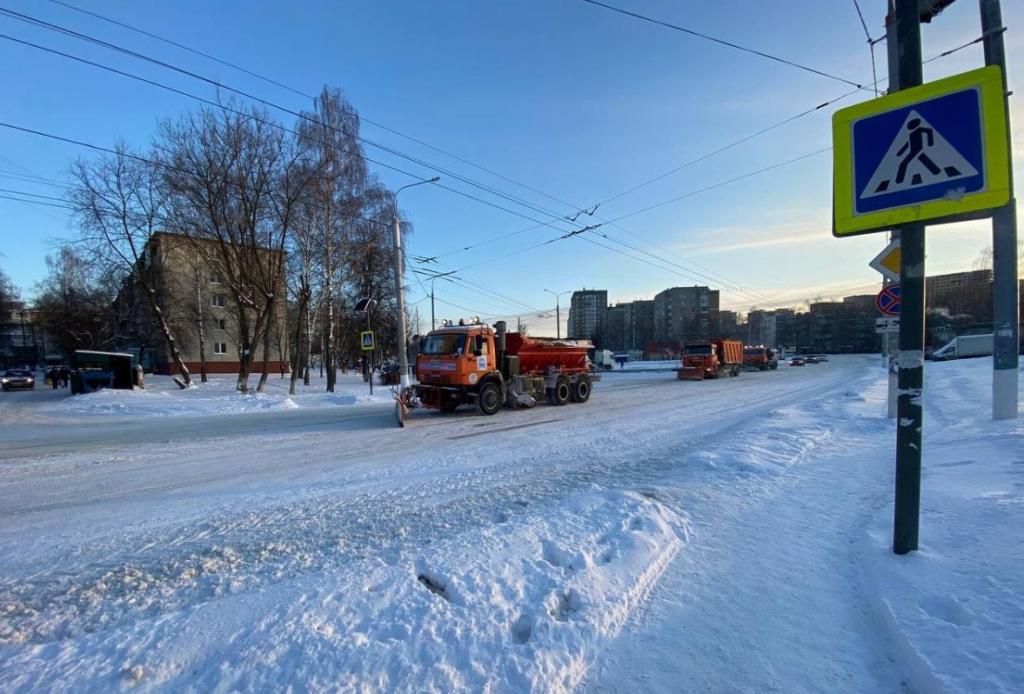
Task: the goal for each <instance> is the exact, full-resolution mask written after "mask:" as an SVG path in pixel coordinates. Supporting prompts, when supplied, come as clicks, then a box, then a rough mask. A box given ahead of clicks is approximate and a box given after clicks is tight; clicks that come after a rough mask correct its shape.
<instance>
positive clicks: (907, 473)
mask: <svg viewBox="0 0 1024 694" xmlns="http://www.w3.org/2000/svg"><path fill="white" fill-rule="evenodd" d="M896 22H897V24H896V42H897V51H898V52H897V56H898V59H899V73H898V74H899V85H900V88H901V89H908V88H910V87H916V86H918V85H919V84H921V80H922V68H921V22H920V17H919V14H918V0H896ZM924 228H925V226H924V224H923V223H920V222H915V223H912V224H904V225H902V228H901V229H900V337H899V347H900V352H899V396H898V398H897V415H898V418H897V426H896V503H895V513H894V517H893V543H892V550H893V552H895V553H896V554H906V553H907V552H912V551H915V550H916V549H917V539H918V525H919V520H920V509H921V428H922V425H923V420H924V417H923V415H924V306H925V295H924V294H925V282H924V276H925V275H924V272H925V270H924Z"/></svg>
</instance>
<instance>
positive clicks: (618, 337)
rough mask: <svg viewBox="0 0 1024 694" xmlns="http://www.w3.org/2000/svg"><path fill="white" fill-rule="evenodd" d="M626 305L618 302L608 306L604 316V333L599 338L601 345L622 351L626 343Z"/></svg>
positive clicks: (625, 347)
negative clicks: (615, 304)
mask: <svg viewBox="0 0 1024 694" xmlns="http://www.w3.org/2000/svg"><path fill="white" fill-rule="evenodd" d="M626 306H628V304H619V305H617V306H609V307H608V310H607V311H606V312H605V316H604V334H603V336H602V339H601V347H602V348H604V349H610V350H613V351H615V352H621V351H624V350H626V349H628V348H627V346H626V344H627V342H626Z"/></svg>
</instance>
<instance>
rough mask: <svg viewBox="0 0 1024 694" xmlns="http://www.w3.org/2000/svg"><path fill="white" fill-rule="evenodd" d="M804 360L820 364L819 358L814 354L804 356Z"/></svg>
mask: <svg viewBox="0 0 1024 694" xmlns="http://www.w3.org/2000/svg"><path fill="white" fill-rule="evenodd" d="M804 361H805V362H806V363H808V364H820V363H821V359H819V358H818V357H817V355H814V354H808V355H807V356H806V357H804Z"/></svg>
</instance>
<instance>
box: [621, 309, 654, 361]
mask: <svg viewBox="0 0 1024 694" xmlns="http://www.w3.org/2000/svg"><path fill="white" fill-rule="evenodd" d="M625 309H626V345H625V347H626V349H631V350H643V349H645V345H646V344H647V343H648V342H650V341H651V340H653V339H654V301H653V300H652V299H637V300H636V301H631V302H629V303H628V304H626V305H625Z"/></svg>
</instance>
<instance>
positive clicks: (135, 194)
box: [71, 146, 192, 387]
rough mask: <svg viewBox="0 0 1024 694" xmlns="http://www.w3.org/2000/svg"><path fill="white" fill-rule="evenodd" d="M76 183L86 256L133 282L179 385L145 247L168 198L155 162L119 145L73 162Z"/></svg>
mask: <svg viewBox="0 0 1024 694" xmlns="http://www.w3.org/2000/svg"><path fill="white" fill-rule="evenodd" d="M71 173H72V176H73V177H74V178H75V180H76V186H75V187H74V189H73V192H72V194H71V204H72V207H73V208H74V213H75V217H76V218H77V219H78V222H79V224H80V226H81V233H80V240H81V243H82V245H83V247H84V248H85V249H86V252H87V253H88V255H89V256H90V257H91V258H92V259H94V260H96V261H98V262H100V263H101V264H102V265H104V266H105V267H106V268H107V269H108V270H109V272H110V273H112V274H113V275H114V276H115V277H117V278H123V281H124V282H125V283H131V284H135V285H137V286H138V287H139V288H140V289H141V293H142V294H143V296H144V297H145V300H146V301H147V302H148V303H149V307H150V309H151V310H152V312H153V317H154V318H155V320H156V322H157V324H158V325H159V327H160V331H161V333H162V335H163V338H164V342H165V343H166V344H167V349H168V351H169V352H170V355H171V358H172V359H173V360H174V363H175V365H176V366H177V368H178V373H179V374H181V382H180V383H179V385H181V386H182V387H187V386H188V385H190V384H191V383H192V377H191V375H190V374H189V370H188V367H187V366H186V365H185V362H184V361H183V360H182V358H181V352H180V351H179V349H178V345H177V343H176V341H175V338H174V333H173V331H172V330H171V326H170V323H169V322H168V320H167V315H166V312H165V308H164V306H163V297H162V292H160V291H159V290H160V287H159V286H158V280H157V278H156V276H154V274H153V273H152V271H151V264H150V262H149V259H148V258H147V256H146V254H147V252H152V246H151V242H152V240H153V238H154V235H155V234H156V233H157V232H158V231H159V230H160V229H161V228H162V225H163V219H164V214H165V211H166V204H167V197H166V194H165V192H164V189H163V186H162V185H161V179H160V175H159V173H158V172H157V171H156V170H155V167H154V166H153V165H151V164H149V163H146V162H144V161H142V160H141V159H140V158H137V157H135V156H134V155H132V154H131V153H130V152H129V151H128V150H127V149H126V148H124V147H123V146H118V147H117V148H116V149H115V153H114V154H109V155H103V156H101V157H99V158H97V159H95V160H92V161H85V160H82V159H79V160H78V161H77V162H75V163H74V164H73V165H72V168H71Z"/></svg>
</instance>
